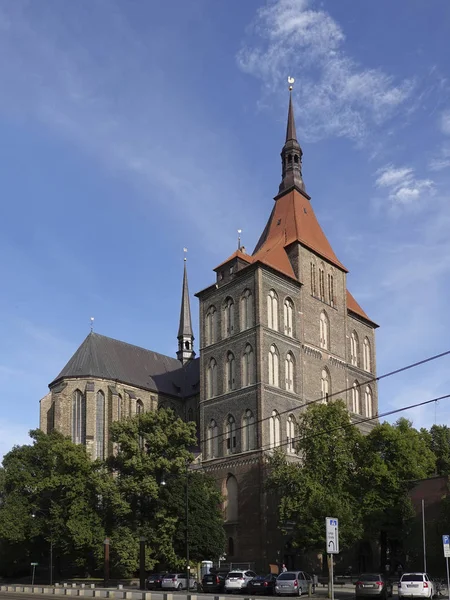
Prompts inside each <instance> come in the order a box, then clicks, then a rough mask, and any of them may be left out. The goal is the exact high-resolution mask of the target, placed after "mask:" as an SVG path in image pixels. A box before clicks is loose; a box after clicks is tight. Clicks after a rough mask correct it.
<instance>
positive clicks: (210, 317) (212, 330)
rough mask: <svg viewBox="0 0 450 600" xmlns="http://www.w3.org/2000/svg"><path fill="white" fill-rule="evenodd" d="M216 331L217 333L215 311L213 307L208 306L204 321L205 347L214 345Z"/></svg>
mask: <svg viewBox="0 0 450 600" xmlns="http://www.w3.org/2000/svg"><path fill="white" fill-rule="evenodd" d="M216 331H217V311H216V307H215V306H210V307H209V308H208V310H207V311H206V319H205V337H206V340H205V341H206V344H205V345H206V346H210V345H211V344H214V342H215V341H216Z"/></svg>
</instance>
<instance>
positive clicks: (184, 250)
mask: <svg viewBox="0 0 450 600" xmlns="http://www.w3.org/2000/svg"><path fill="white" fill-rule="evenodd" d="M183 252H184V262H186V252H187V248H183Z"/></svg>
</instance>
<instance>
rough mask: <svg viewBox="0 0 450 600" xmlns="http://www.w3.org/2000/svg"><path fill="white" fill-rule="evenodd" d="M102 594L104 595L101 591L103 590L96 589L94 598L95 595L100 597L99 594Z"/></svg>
mask: <svg viewBox="0 0 450 600" xmlns="http://www.w3.org/2000/svg"><path fill="white" fill-rule="evenodd" d="M101 595H102V591H101V590H94V598H95V597H97V598H98V597H99V596H101Z"/></svg>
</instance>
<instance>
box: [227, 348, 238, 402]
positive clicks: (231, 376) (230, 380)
mask: <svg viewBox="0 0 450 600" xmlns="http://www.w3.org/2000/svg"><path fill="white" fill-rule="evenodd" d="M226 382H227V392H231V391H232V390H234V389H236V361H235V359H234V354H233V353H232V352H228V354H227V365H226Z"/></svg>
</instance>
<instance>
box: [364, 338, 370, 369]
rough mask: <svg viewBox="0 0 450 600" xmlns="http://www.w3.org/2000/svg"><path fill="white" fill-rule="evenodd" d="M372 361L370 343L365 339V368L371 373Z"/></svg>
mask: <svg viewBox="0 0 450 600" xmlns="http://www.w3.org/2000/svg"><path fill="white" fill-rule="evenodd" d="M371 363H372V361H371V356H370V342H369V339H368V338H364V342H363V367H364V371H369V373H370V372H371V370H372V364H371Z"/></svg>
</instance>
